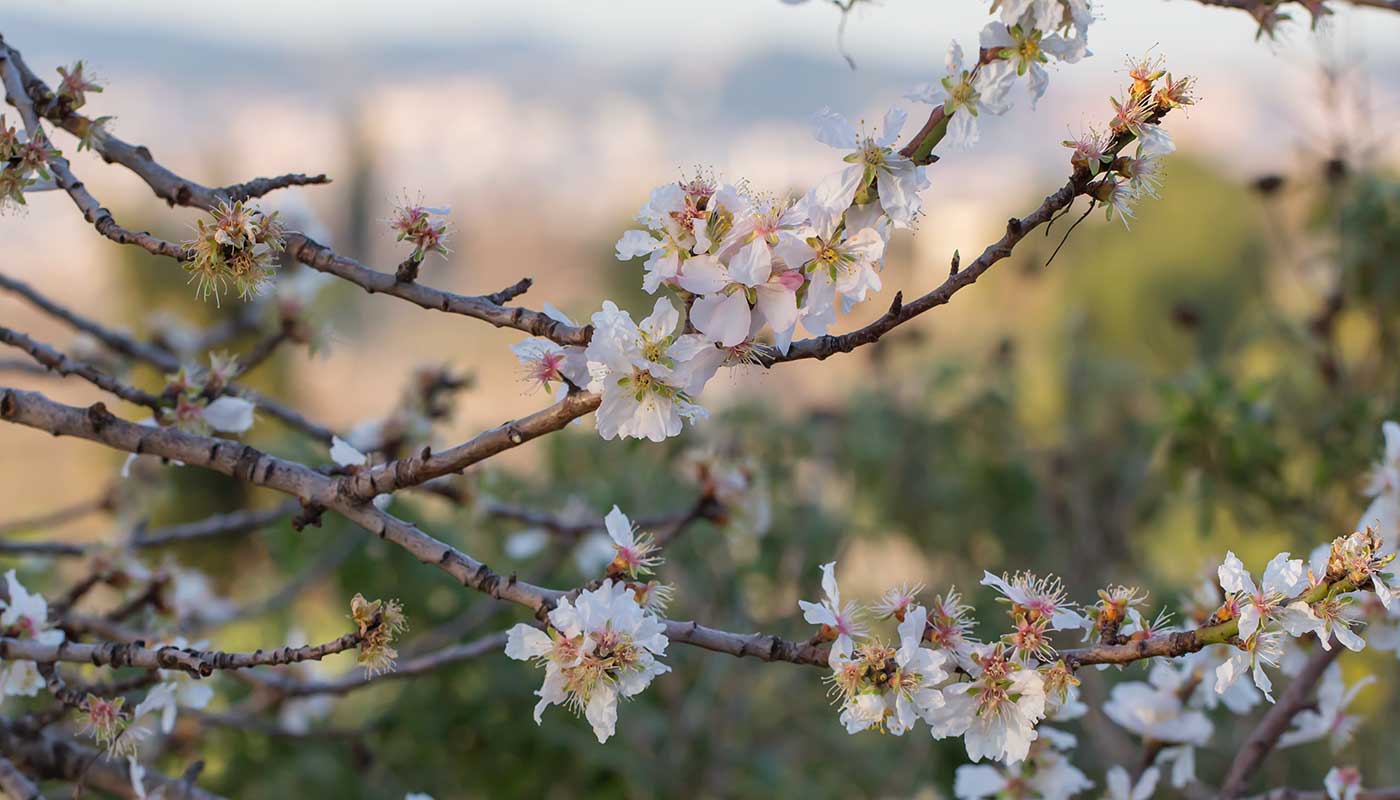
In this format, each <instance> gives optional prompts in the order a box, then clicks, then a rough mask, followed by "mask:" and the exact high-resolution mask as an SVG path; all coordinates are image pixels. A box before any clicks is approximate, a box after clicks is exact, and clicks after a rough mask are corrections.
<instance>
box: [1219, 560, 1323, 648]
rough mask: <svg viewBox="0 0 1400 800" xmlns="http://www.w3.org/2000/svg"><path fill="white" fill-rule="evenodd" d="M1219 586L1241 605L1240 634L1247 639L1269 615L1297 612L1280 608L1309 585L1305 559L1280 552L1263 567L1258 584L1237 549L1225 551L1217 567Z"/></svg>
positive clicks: (1271, 617) (1273, 616)
mask: <svg viewBox="0 0 1400 800" xmlns="http://www.w3.org/2000/svg"><path fill="white" fill-rule="evenodd" d="M1216 574H1217V575H1218V576H1219V578H1220V588H1222V589H1224V590H1225V592H1226V594H1227V595H1228V596H1230V597H1231V598H1232V599H1233V600H1234V602H1235V603H1236V604H1237V606H1238V608H1239V620H1240V638H1241V639H1248V638H1249V637H1251V636H1253V635H1254V632H1255V631H1257V630H1259V629H1260V627H1261V626H1263V625H1264V624H1265V623H1266V622H1268V621H1269V620H1270V619H1273V618H1275V617H1279V616H1284V615H1296V614H1297V613H1298V610H1297V609H1287V608H1281V606H1282V605H1283V604H1284V603H1285V602H1286V601H1287V600H1289V599H1290V598H1292V597H1294V596H1295V595H1297V594H1298V593H1300V592H1302V591H1303V590H1304V589H1306V588H1307V586H1308V578H1307V573H1306V571H1305V570H1304V569H1303V560H1302V559H1299V558H1294V559H1290V558H1289V557H1288V553H1279V554H1278V555H1276V556H1274V557H1273V558H1272V559H1270V560H1269V563H1268V565H1267V566H1265V568H1264V578H1263V583H1262V584H1261V585H1259V586H1255V584H1254V578H1253V577H1252V576H1251V575H1250V574H1249V570H1247V569H1245V568H1244V563H1243V562H1241V561H1240V559H1239V557H1237V556H1236V555H1235V553H1234V551H1229V552H1227V553H1226V554H1225V562H1224V563H1223V564H1221V565H1220V567H1219V568H1218V569H1217V570H1216Z"/></svg>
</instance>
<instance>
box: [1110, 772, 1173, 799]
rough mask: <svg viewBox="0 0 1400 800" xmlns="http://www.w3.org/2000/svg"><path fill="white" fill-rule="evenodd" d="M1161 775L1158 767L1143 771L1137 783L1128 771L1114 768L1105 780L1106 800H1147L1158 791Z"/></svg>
mask: <svg viewBox="0 0 1400 800" xmlns="http://www.w3.org/2000/svg"><path fill="white" fill-rule="evenodd" d="M1160 774H1161V773H1160V771H1159V770H1158V769H1157V768H1156V767H1148V768H1147V769H1145V770H1143V771H1142V775H1141V776H1139V777H1138V779H1137V782H1136V783H1135V782H1134V781H1133V778H1132V776H1131V775H1129V774H1128V771H1127V770H1126V769H1123V768H1122V767H1112V768H1110V769H1109V771H1108V775H1107V776H1105V778H1104V783H1105V787H1104V788H1106V789H1107V790H1108V791H1107V792H1105V793H1104V798H1105V800H1147V798H1149V797H1151V796H1152V793H1153V792H1155V791H1157V779H1158V777H1159V776H1160Z"/></svg>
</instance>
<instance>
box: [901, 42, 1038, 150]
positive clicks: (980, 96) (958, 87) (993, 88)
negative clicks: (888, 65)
mask: <svg viewBox="0 0 1400 800" xmlns="http://www.w3.org/2000/svg"><path fill="white" fill-rule="evenodd" d="M962 64H963V50H962V45H960V44H958V43H957V42H953V44H952V46H950V47H949V48H948V59H947V61H946V66H947V69H948V74H947V76H946V77H944V78H943V79H942V80H941V81H939V82H938V83H931V84H923V85H921V86H916V87H915V88H914V89H913V90H911V91H910V92H909V93H908V94H906V95H904V97H905V99H908V100H913V101H915V102H919V103H928V104H929V105H933V106H938V105H941V106H942V107H943V113H944V114H945V115H946V116H947V117H948V132H947V135H946V137H945V139H944V141H946V142H947V143H948V145H949V146H950V147H960V148H965V147H971V146H972V145H974V144H976V143H977V117H978V116H979V115H980V114H981V113H982V112H983V111H985V112H987V113H989V114H1004V113H1006V111H1007V109H1009V108H1011V102H1010V99H1009V95H1010V92H1011V86H1012V83H1013V82H1014V81H1015V79H1016V71H1015V68H1014V67H1012V66H1011V65H1010V64H1008V63H1007V62H1004V61H998V62H994V63H991V64H987V65H985V66H984V67H982V68H980V69H976V70H973V71H969V70H965V69H963V66H962ZM974 71H975V73H976V74H975V75H974V74H973V72H974Z"/></svg>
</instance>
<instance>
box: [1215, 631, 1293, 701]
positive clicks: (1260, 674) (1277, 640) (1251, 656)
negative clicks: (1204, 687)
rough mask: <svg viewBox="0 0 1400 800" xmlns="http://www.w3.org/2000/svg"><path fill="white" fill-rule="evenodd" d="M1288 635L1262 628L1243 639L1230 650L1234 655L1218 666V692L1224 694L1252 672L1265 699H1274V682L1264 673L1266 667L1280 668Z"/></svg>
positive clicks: (1256, 684) (1216, 671)
mask: <svg viewBox="0 0 1400 800" xmlns="http://www.w3.org/2000/svg"><path fill="white" fill-rule="evenodd" d="M1283 638H1284V635H1283V634H1282V633H1279V632H1277V631H1259V632H1258V633H1256V634H1254V635H1253V636H1251V637H1250V638H1248V639H1246V640H1244V641H1242V642H1241V643H1240V644H1239V645H1238V646H1237V647H1235V648H1234V649H1233V650H1231V651H1230V655H1229V656H1227V657H1226V659H1225V660H1224V661H1223V662H1221V664H1220V666H1218V667H1216V668H1215V692H1216V694H1224V693H1225V692H1226V691H1228V690H1229V688H1230V687H1231V686H1232V685H1233V684H1234V683H1235V682H1236V681H1237V680H1239V679H1240V676H1242V675H1244V674H1246V673H1252V674H1253V677H1254V685H1255V686H1256V687H1258V688H1259V691H1260V692H1263V694H1264V698H1265V699H1266V700H1268V701H1269V702H1270V703H1272V702H1274V683H1273V681H1271V680H1269V676H1268V674H1267V673H1265V672H1264V667H1266V666H1269V667H1274V668H1275V669H1277V668H1278V665H1279V658H1280V657H1282V655H1283Z"/></svg>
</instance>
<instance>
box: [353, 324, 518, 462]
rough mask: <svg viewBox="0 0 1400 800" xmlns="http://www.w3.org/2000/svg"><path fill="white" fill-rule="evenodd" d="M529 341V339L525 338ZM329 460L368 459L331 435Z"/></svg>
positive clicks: (359, 460)
mask: <svg viewBox="0 0 1400 800" xmlns="http://www.w3.org/2000/svg"><path fill="white" fill-rule="evenodd" d="M526 341H530V340H528V339H527V340H526ZM331 460H332V461H334V462H335V463H337V464H339V465H340V466H342V467H357V466H362V465H364V464H365V463H367V462H368V461H369V457H368V456H366V455H365V454H364V453H361V452H360V451H359V450H356V449H355V448H354V447H352V446H351V445H350V443H349V442H347V441H345V440H344V439H342V438H340V437H339V436H332V437H331Z"/></svg>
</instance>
